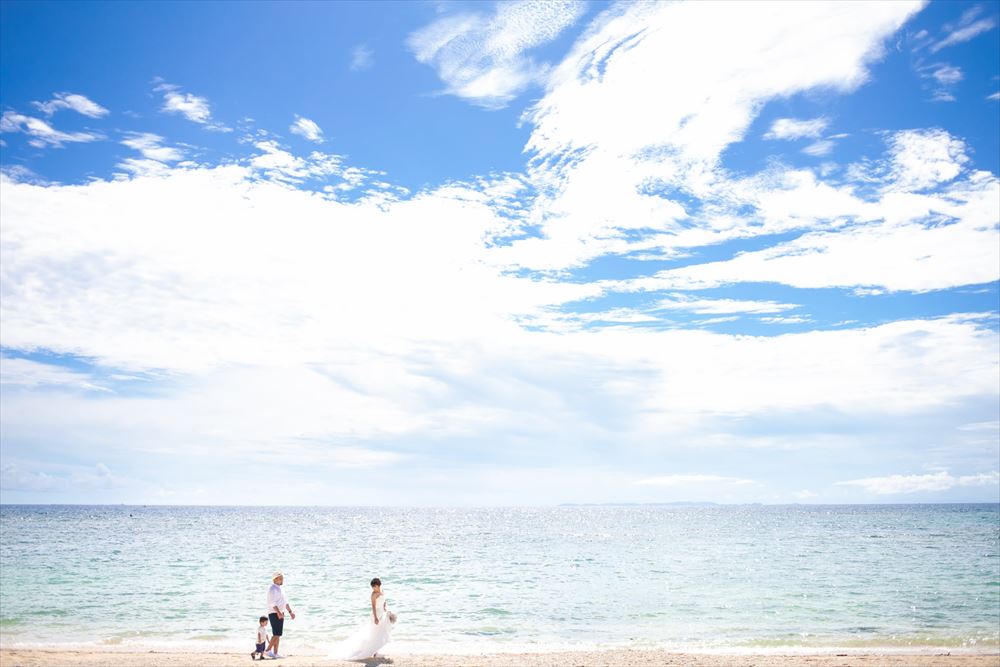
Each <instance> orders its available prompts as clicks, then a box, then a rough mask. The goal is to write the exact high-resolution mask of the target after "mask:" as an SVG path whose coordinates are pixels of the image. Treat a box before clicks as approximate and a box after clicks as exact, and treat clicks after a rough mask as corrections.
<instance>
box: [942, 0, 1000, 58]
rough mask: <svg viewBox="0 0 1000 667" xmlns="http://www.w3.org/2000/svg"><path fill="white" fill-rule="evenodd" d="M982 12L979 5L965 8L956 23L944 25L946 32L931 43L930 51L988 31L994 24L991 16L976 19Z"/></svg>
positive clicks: (964, 40) (953, 44) (967, 39)
mask: <svg viewBox="0 0 1000 667" xmlns="http://www.w3.org/2000/svg"><path fill="white" fill-rule="evenodd" d="M981 12H982V8H981V7H972V8H970V9H968V10H966V11H965V12H964V13H963V14H962V17H961V18H960V19H959V21H958V22H957V23H949V24H946V25H945V26H944V31H945V32H946V33H947V34H946V35H945V37H944V38H943V39H940V40H938V41H937V42H935V43H934V44H932V45H931V47H930V51H931V53H937V52H938V51H940V50H941V49H945V48H948V47H949V46H955V45H956V44H961V43H962V42H967V41H969V40H970V39H972V38H973V37H976V36H977V35H981V34H983V33H984V32H988V31H990V30H992V29H993V27H994V26H995V25H996V20H994V19H993V18H984V19H978V20H977V19H976V17H977V16H979V14H980V13H981Z"/></svg>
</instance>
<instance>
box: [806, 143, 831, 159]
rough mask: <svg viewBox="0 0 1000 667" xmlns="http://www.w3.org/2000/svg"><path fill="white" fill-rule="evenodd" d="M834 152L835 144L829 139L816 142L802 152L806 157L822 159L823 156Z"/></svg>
mask: <svg viewBox="0 0 1000 667" xmlns="http://www.w3.org/2000/svg"><path fill="white" fill-rule="evenodd" d="M832 150H833V142H832V141H831V140H829V139H822V140H820V141H814V142H813V143H811V144H809V145H808V146H806V147H805V148H803V149H802V152H803V153H805V154H806V155H812V156H814V157H821V156H823V155H829V154H830V152H831V151H832Z"/></svg>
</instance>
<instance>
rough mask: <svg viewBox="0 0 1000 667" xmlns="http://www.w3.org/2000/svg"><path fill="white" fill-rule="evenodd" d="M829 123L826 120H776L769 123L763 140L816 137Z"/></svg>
mask: <svg viewBox="0 0 1000 667" xmlns="http://www.w3.org/2000/svg"><path fill="white" fill-rule="evenodd" d="M829 124H830V121H829V120H827V119H826V118H813V119H810V120H796V119H795V118H778V119H776V120H775V121H774V122H773V123H771V129H770V130H768V132H767V134H765V135H764V138H765V139H789V140H791V139H802V138H805V137H812V138H815V137H818V136H820V135H821V134H823V131H824V130H826V127H827V125H829Z"/></svg>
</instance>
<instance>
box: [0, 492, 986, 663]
mask: <svg viewBox="0 0 1000 667" xmlns="http://www.w3.org/2000/svg"><path fill="white" fill-rule="evenodd" d="M275 569H280V570H282V571H283V572H284V573H285V586H284V590H285V593H286V596H287V598H288V599H289V601H290V602H291V604H292V607H293V609H295V611H296V614H297V615H298V618H296V620H294V621H286V629H285V637H284V639H283V641H282V649H283V652H288V653H293V654H294V653H300V654H301V653H322V652H325V651H326V650H328V649H329V648H330V647H331V646H332V645H333V644H334V643H335V642H337V641H338V640H340V639H342V638H344V637H345V636H347V635H348V634H350V633H351V632H352V631H353V630H354V628H355V627H356V626H357V625H358V624H359V623H361V622H363V621H364V620H365V619H366V617H367V616H366V615H367V613H368V609H369V607H368V595H369V592H370V589H369V587H368V582H369V580H370V579H371V578H372V577H375V576H378V577H381V579H382V581H383V590H384V591H385V592H386V594H387V595H388V598H389V606H390V608H391V609H393V610H394V611H396V612H397V614H398V615H399V622H398V623H397V626H396V628H395V629H394V633H393V641H392V643H390V645H389V646H387V647H386V651H387V652H388V653H389V654H391V653H392V652H393V651H394V650H395V651H399V652H407V653H420V652H459V653H463V652H474V653H479V652H483V651H546V650H559V649H569V648H581V649H582V648H617V647H623V646H627V647H632V648H666V649H674V650H680V651H739V652H742V651H769V650H779V649H780V650H792V651H797V650H801V651H826V650H838V649H855V650H883V649H885V650H893V651H899V650H918V651H921V650H932V649H935V648H941V647H944V648H947V649H949V650H975V651H980V650H982V651H990V650H992V651H996V650H998V649H1000V630H998V628H1000V505H995V504H986V505H981V504H979V505H864V506H862V505H851V506H807V505H796V506H705V507H702V506H608V507H605V506H600V507H589V506H584V507H576V506H575V507H551V508H481V509H405V508H339V507H337V508H333V507H331V508H322V507H164V506H148V507H147V506H133V507H129V506H53V505H39V506H16V505H3V506H0V644H2V645H3V646H4V647H7V648H10V647H14V646H25V647H27V646H37V645H67V646H70V645H73V646H97V647H105V648H106V647H114V646H122V647H132V648H135V647H149V648H150V649H177V650H213V651H221V650H228V649H233V650H240V649H241V650H246V651H249V650H250V649H251V646H252V644H253V638H254V636H255V633H256V627H257V618H258V617H259V616H260V615H261V614H262V613H264V612H265V608H264V607H265V594H266V590H267V586H268V585H269V584H270V575H271V572H272V571H274V570H275Z"/></svg>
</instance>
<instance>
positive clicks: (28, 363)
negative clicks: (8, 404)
mask: <svg viewBox="0 0 1000 667" xmlns="http://www.w3.org/2000/svg"><path fill="white" fill-rule="evenodd" d="M0 368H2V369H3V373H2V374H0V384H4V385H8V386H16V387H28V388H37V387H70V388H73V389H83V390H87V391H109V390H108V389H107V388H105V387H103V386H101V385H100V384H98V383H97V382H96V381H95V380H94V379H93V378H91V377H90V376H89V375H88V374H86V373H80V372H76V371H71V370H68V369H66V368H60V367H59V366H53V365H52V364H43V363H39V362H36V361H32V360H30V359H20V358H11V357H8V356H0Z"/></svg>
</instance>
